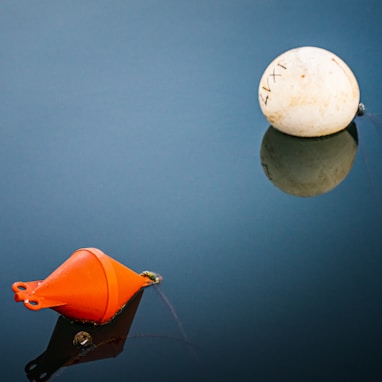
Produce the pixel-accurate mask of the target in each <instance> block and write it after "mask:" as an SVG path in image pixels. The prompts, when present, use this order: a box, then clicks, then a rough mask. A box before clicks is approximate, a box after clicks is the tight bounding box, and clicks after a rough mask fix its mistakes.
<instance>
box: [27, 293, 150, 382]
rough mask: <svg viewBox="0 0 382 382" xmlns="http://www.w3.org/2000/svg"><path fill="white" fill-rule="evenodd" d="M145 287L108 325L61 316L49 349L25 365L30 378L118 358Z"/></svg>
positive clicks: (38, 377) (41, 377)
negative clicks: (85, 363)
mask: <svg viewBox="0 0 382 382" xmlns="http://www.w3.org/2000/svg"><path fill="white" fill-rule="evenodd" d="M142 294H143V290H141V291H140V292H138V293H137V294H136V295H135V297H134V298H133V299H132V300H130V301H129V303H128V304H126V306H125V307H124V309H123V310H122V311H121V312H120V313H119V314H118V315H117V316H116V317H115V318H114V319H113V320H112V321H111V322H110V323H108V324H106V325H99V326H96V325H93V324H89V323H87V324H82V323H81V322H78V321H72V320H70V319H68V318H65V317H63V316H60V317H59V318H58V320H57V323H56V326H55V328H54V330H53V333H52V336H51V339H50V341H49V344H48V346H47V348H46V350H45V351H44V352H43V353H42V354H41V355H40V356H38V357H37V358H36V359H34V360H33V361H30V362H29V363H28V364H27V365H26V366H25V372H26V374H27V377H28V379H29V380H30V381H36V382H37V381H48V380H49V379H50V378H51V376H52V375H53V374H54V373H55V372H56V371H57V370H58V369H60V368H62V367H67V366H71V365H75V364H79V363H84V362H90V361H96V360H101V359H104V358H111V357H116V356H117V355H119V354H120V353H121V352H122V351H123V348H124V345H125V341H126V338H127V336H128V334H129V331H130V328H131V325H132V323H133V320H134V316H135V314H136V312H137V309H138V305H139V303H140V301H141V298H142Z"/></svg>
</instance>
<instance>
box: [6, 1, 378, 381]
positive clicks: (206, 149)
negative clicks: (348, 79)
mask: <svg viewBox="0 0 382 382" xmlns="http://www.w3.org/2000/svg"><path fill="white" fill-rule="evenodd" d="M381 15H382V3H381V1H379V0H365V1H363V2H361V1H353V0H330V1H329V0H321V1H307V0H306V1H304V0H294V1H289V0H285V1H281V0H278V1H276V0H267V1H265V0H251V1H249V0H248V1H245V0H238V1H233V0H220V1H218V0H193V1H185V0H177V1H175V0H172V1H171V0H162V1H156V0H145V1H129V0H126V1H111V2H108V1H97V0H95V1H65V2H62V1H38V2H29V1H5V0H2V1H1V2H0V69H1V73H0V97H1V99H0V179H1V188H0V208H1V213H0V240H1V246H2V253H1V257H0V269H1V277H0V288H1V291H2V293H1V299H0V301H1V304H2V314H1V319H0V320H1V321H0V322H1V332H0V338H1V341H2V344H3V351H2V355H1V365H2V367H1V370H2V378H1V379H2V380H4V381H15V380H17V381H22V380H27V379H26V377H25V374H24V370H23V369H24V366H25V364H26V363H27V362H29V361H30V360H31V359H34V358H35V357H36V356H38V355H39V354H40V353H42V352H43V351H44V350H45V348H46V346H47V344H48V342H49V339H50V335H51V333H52V330H53V328H54V325H55V322H56V319H57V314H56V313H55V312H53V311H51V310H43V311H39V312H30V311H28V310H26V309H25V308H24V307H23V306H22V304H21V303H19V304H16V303H15V302H14V301H13V293H12V291H11V284H12V283H13V282H14V281H19V280H23V281H29V280H36V279H43V278H45V277H46V276H47V275H48V274H49V273H51V272H52V271H53V270H54V269H55V268H56V267H57V266H59V265H60V264H61V263H62V262H63V261H64V260H65V259H66V258H67V257H68V256H69V255H70V254H71V253H72V252H73V251H74V250H76V249H77V248H81V247H87V246H94V247H98V248H100V249H102V250H103V251H105V252H106V253H107V254H108V255H110V256H112V257H114V258H116V259H117V260H119V261H121V262H122V263H124V264H126V265H127V266H129V267H130V268H132V269H134V270H136V271H137V272H140V271H142V270H145V269H150V270H153V271H157V272H159V273H161V274H162V275H163V277H164V281H163V284H162V285H161V290H162V291H163V292H164V293H165V294H166V295H167V296H168V298H169V299H170V300H171V302H172V304H173V305H174V307H175V309H176V311H177V314H178V316H179V318H180V319H181V321H182V323H183V326H184V328H185V330H186V331H187V334H188V337H189V339H190V341H191V342H192V343H193V344H195V349H196V352H197V354H198V357H199V361H200V362H199V363H200V365H199V364H197V362H196V361H195V359H194V357H193V354H192V353H191V352H190V351H189V350H190V349H189V347H188V346H187V345H186V344H185V343H184V342H181V341H173V340H171V339H165V338H156V339H155V338H153V337H151V338H139V339H138V338H132V339H130V340H129V339H128V340H127V342H126V344H125V351H124V352H123V353H121V354H120V355H119V356H118V357H117V358H112V359H105V360H102V361H98V362H92V363H86V364H82V365H76V366H71V367H68V368H65V369H62V370H60V371H59V372H58V374H57V375H56V378H57V380H58V381H74V380H80V379H81V380H85V379H88V380H91V381H105V380H107V381H124V380H130V381H137V380H142V379H145V380H146V379H152V378H155V379H156V380H157V381H164V380H166V381H169V380H171V381H179V380H182V381H188V380H190V381H196V380H203V379H204V378H205V379H208V378H210V379H211V378H214V380H221V381H232V380H239V379H243V378H244V377H247V378H248V377H249V378H250V380H253V381H261V382H268V381H272V382H273V381H280V380H286V381H295V382H296V381H326V382H330V381H336V382H338V381H380V380H381V379H382V366H381V365H382V364H381V356H382V329H381V319H382V309H381V297H382V278H381V270H382V261H381V253H382V252H381V249H382V229H381V222H382V203H381V201H382V196H381V193H382V179H381V171H382V154H381V147H382V127H381V125H379V126H377V125H378V120H377V125H376V124H375V123H372V121H371V117H370V118H368V116H367V115H366V116H365V117H362V118H357V120H356V124H357V130H358V135H359V146H358V152H357V157H356V159H355V162H354V165H353V168H352V169H351V171H350V173H349V174H348V176H347V177H346V178H345V180H344V181H343V182H342V183H340V184H339V185H338V187H336V188H335V189H334V190H333V191H331V192H329V193H326V194H323V195H320V196H316V197H313V198H299V197H294V196H291V195H288V194H286V193H284V192H282V191H281V190H280V189H278V188H277V187H275V186H274V185H273V184H272V183H271V182H270V181H269V179H268V178H267V177H266V176H265V174H264V172H263V169H262V166H261V163H260V147H261V142H262V139H263V136H264V134H265V132H266V130H267V128H268V123H267V121H266V120H265V118H264V117H263V115H262V114H261V111H260V108H259V105H258V100H257V89H258V83H259V80H260V77H261V75H262V73H263V71H264V70H265V68H266V67H267V65H268V64H269V63H270V62H271V61H272V60H273V59H274V58H275V57H276V56H277V55H279V54H281V53H282V52H284V51H286V50H288V49H291V48H294V47H298V46H305V45H312V46H319V47H322V48H326V49H328V50H331V51H333V52H334V53H336V54H337V55H338V56H340V57H341V58H342V59H343V60H344V61H345V62H347V63H348V65H349V66H350V67H351V68H352V70H353V72H354V73H355V75H356V77H357V79H358V81H359V85H360V89H361V100H362V102H363V103H364V104H365V105H366V107H367V110H368V112H369V113H370V114H372V116H374V118H377V119H378V118H379V116H378V113H381V112H382V107H381V103H380V89H381V84H382V70H381V57H382V51H381V46H382V45H381V43H382V37H381V36H382V16H381ZM139 333H142V334H144V333H151V334H157V335H167V336H178V337H180V333H179V331H178V330H177V326H176V323H175V322H174V320H173V318H172V316H171V314H170V312H169V311H168V309H166V307H165V305H164V304H162V302H161V300H160V298H159V296H158V294H156V293H155V290H154V289H152V288H151V289H148V290H146V291H145V293H144V295H143V298H142V302H141V305H140V307H139V310H138V313H137V315H136V317H135V321H134V324H133V327H132V329H131V332H130V334H131V335H137V334H139Z"/></svg>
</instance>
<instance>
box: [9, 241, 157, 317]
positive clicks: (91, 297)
mask: <svg viewBox="0 0 382 382" xmlns="http://www.w3.org/2000/svg"><path fill="white" fill-rule="evenodd" d="M153 283H155V281H154V280H153V279H152V278H150V277H149V276H147V275H146V274H144V273H143V274H142V275H139V274H138V273H136V272H134V271H133V270H131V269H130V268H128V267H126V266H124V265H123V264H121V263H119V262H118V261H116V260H114V259H113V258H111V257H109V256H107V255H106V254H105V253H103V252H102V251H101V250H99V249H96V248H83V249H79V250H77V251H75V252H74V253H73V254H72V255H71V256H70V257H69V259H67V260H66V261H65V262H64V263H63V264H62V265H61V266H59V267H58V268H57V269H56V270H55V271H54V272H53V273H51V274H50V275H49V276H48V277H47V278H46V279H45V280H40V281H30V282H15V283H14V284H13V285H12V289H13V291H14V292H15V300H16V301H18V302H19V301H23V302H24V305H25V306H26V307H27V308H28V309H31V310H39V309H42V308H52V309H54V310H55V311H57V312H59V313H61V314H62V315H64V316H67V317H69V318H72V319H75V320H81V321H91V322H94V323H97V324H103V323H105V322H108V321H110V320H111V319H112V318H113V317H114V316H115V314H116V313H118V311H119V310H120V309H121V308H122V307H123V306H124V305H125V304H126V303H127V302H128V301H129V300H130V299H131V298H132V297H133V296H134V295H135V294H136V293H137V292H138V291H139V290H140V289H142V288H144V287H146V286H149V285H152V284H153Z"/></svg>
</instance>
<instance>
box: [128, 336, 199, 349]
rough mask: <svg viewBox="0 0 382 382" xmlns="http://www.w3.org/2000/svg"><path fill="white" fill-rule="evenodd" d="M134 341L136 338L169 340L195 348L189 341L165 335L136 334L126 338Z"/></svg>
mask: <svg viewBox="0 0 382 382" xmlns="http://www.w3.org/2000/svg"><path fill="white" fill-rule="evenodd" d="M134 338H135V339H136V338H159V339H166V340H171V341H178V342H182V343H186V344H187V345H188V346H191V347H193V348H195V347H196V345H195V344H193V343H192V342H190V341H186V340H185V339H184V338H181V337H176V336H169V335H167V334H152V333H138V334H133V335H131V336H128V337H127V339H129V340H130V339H134Z"/></svg>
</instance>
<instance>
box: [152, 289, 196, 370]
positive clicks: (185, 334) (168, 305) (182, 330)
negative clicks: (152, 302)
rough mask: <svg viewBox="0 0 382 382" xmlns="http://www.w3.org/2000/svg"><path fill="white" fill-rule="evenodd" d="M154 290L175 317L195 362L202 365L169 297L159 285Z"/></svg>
mask: <svg viewBox="0 0 382 382" xmlns="http://www.w3.org/2000/svg"><path fill="white" fill-rule="evenodd" d="M154 289H155V290H156V291H157V293H158V294H159V297H160V298H161V299H162V301H163V302H164V304H165V305H166V306H167V308H168V309H169V310H170V313H171V315H172V316H173V318H174V320H175V322H176V324H177V326H178V329H179V332H180V334H181V335H182V339H183V341H184V342H186V343H187V345H189V346H190V350H191V352H192V355H193V357H194V359H195V361H196V362H197V364H198V365H199V366H200V365H201V363H200V360H199V357H198V355H197V354H196V351H195V346H194V345H193V344H192V343H191V342H190V341H189V339H188V336H187V333H186V331H185V330H184V327H183V325H182V322H181V321H180V319H179V317H178V315H177V314H176V311H175V308H174V307H173V305H172V304H171V302H170V300H169V299H168V298H167V296H166V295H165V294H164V293H163V292H162V291H161V290H160V288H159V286H158V285H154Z"/></svg>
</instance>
